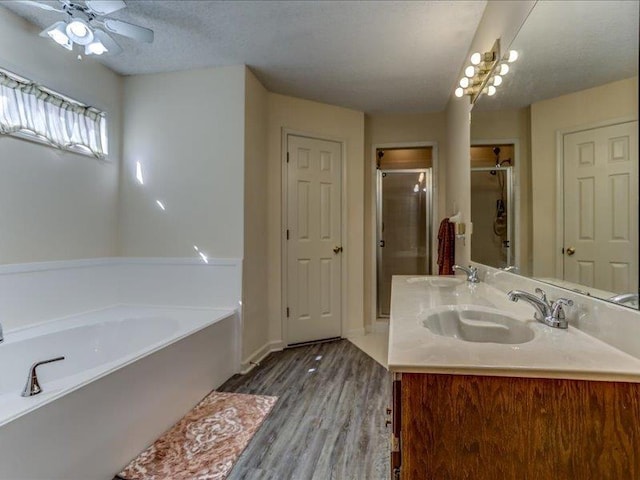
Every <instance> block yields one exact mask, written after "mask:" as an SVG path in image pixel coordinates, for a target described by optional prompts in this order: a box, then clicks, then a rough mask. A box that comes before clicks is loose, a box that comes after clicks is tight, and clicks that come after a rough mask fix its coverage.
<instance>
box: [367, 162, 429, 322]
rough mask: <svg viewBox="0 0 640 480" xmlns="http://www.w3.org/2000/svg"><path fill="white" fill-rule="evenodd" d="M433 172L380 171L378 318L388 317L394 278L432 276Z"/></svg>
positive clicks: (425, 170) (427, 170)
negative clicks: (396, 276)
mask: <svg viewBox="0 0 640 480" xmlns="http://www.w3.org/2000/svg"><path fill="white" fill-rule="evenodd" d="M431 190H432V180H431V169H423V170H379V171H378V208H377V210H378V212H377V213H378V261H377V264H378V272H377V276H378V281H377V285H378V288H377V291H378V295H377V296H378V301H377V303H378V317H388V316H389V313H390V307H391V277H392V276H393V275H429V274H430V273H431V252H430V245H431V242H430V241H429V239H430V237H431V229H430V225H431V200H432V193H431Z"/></svg>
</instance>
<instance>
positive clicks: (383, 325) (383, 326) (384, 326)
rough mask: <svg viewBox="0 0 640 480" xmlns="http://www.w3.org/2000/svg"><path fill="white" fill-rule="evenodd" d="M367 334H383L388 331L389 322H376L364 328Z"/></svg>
mask: <svg viewBox="0 0 640 480" xmlns="http://www.w3.org/2000/svg"><path fill="white" fill-rule="evenodd" d="M365 330H366V332H367V333H385V332H388V331H389V322H388V321H384V320H378V321H376V322H374V323H373V324H371V325H367V326H366V328H365Z"/></svg>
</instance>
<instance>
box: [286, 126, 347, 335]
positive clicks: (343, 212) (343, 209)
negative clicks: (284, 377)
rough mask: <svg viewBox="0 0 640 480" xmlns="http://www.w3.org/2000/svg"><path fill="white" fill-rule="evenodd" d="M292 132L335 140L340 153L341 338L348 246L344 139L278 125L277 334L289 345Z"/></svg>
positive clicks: (343, 320) (296, 134)
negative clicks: (279, 157) (278, 290)
mask: <svg viewBox="0 0 640 480" xmlns="http://www.w3.org/2000/svg"><path fill="white" fill-rule="evenodd" d="M289 135H293V136H296V137H305V138H312V139H315V140H324V141H329V142H335V143H338V144H340V155H341V156H342V168H341V171H340V175H341V186H340V217H341V218H340V230H341V231H340V244H341V245H342V247H343V250H342V252H341V255H342V258H341V265H340V292H341V295H340V336H341V337H343V338H344V337H345V335H346V333H347V304H348V301H349V299H348V296H347V295H346V292H345V286H346V285H347V271H348V270H347V265H348V259H349V248H347V239H348V238H349V236H348V235H347V213H348V208H347V207H348V197H347V141H346V139H344V138H340V137H334V136H331V135H324V134H319V133H312V132H308V131H303V130H296V129H292V128H286V127H283V128H282V132H281V137H280V141H281V144H280V153H281V159H280V162H281V163H280V165H281V182H282V189H281V204H280V218H281V229H280V230H281V231H280V257H281V262H280V269H281V270H280V272H281V275H280V283H281V308H280V318H281V335H282V339H283V343H284V346H285V347H286V346H287V345H289V318H288V317H287V307H288V305H287V303H288V294H289V289H288V286H289V283H288V277H287V261H288V251H287V248H288V245H287V226H288V223H287V208H288V203H287V200H288V198H289V197H288V193H289V192H288V189H289V187H288V177H287V174H288V168H287V151H288V137H289Z"/></svg>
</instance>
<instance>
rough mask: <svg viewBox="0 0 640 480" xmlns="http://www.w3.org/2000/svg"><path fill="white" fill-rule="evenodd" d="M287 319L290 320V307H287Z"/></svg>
mask: <svg viewBox="0 0 640 480" xmlns="http://www.w3.org/2000/svg"><path fill="white" fill-rule="evenodd" d="M287 318H289V307H287Z"/></svg>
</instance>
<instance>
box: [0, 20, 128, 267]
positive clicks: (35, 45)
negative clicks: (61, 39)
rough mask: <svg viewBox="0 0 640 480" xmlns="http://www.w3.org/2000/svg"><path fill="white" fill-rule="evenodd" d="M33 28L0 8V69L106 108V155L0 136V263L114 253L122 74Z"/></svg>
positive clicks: (100, 255) (115, 247) (88, 256)
mask: <svg viewBox="0 0 640 480" xmlns="http://www.w3.org/2000/svg"><path fill="white" fill-rule="evenodd" d="M38 32H39V30H38V29H37V28H36V27H34V26H33V25H31V24H29V23H27V22H26V21H25V20H23V19H22V18H20V17H18V16H16V15H14V14H13V13H11V12H9V11H8V10H6V9H4V8H0V45H1V47H0V67H2V68H5V69H7V70H9V71H12V72H14V73H16V74H18V75H21V76H24V77H27V78H29V79H30V80H33V81H35V82H37V83H40V84H41V85H44V86H46V87H49V88H51V89H53V90H56V91H58V92H60V93H62V94H64V95H67V96H69V97H71V98H74V99H76V100H79V101H81V102H84V103H86V104H89V105H92V106H95V107H97V108H100V109H101V110H103V111H105V112H106V114H107V122H108V129H109V130H108V132H109V156H108V158H107V159H106V160H105V161H99V160H96V159H95V158H93V157H87V156H84V155H78V154H75V153H69V152H62V151H60V150H56V149H54V148H51V147H48V146H45V145H42V144H37V143H32V142H29V141H26V140H21V139H17V138H14V137H10V136H6V135H2V136H0V158H1V159H2V162H0V225H2V227H1V228H2V234H1V235H0V263H23V262H37V261H47V260H68V259H74V258H92V257H107V256H112V255H115V254H116V251H117V231H118V230H117V211H118V170H119V164H120V155H121V142H120V131H121V115H122V112H121V105H122V83H123V82H122V79H121V77H119V76H118V75H116V74H115V73H113V72H112V71H110V70H108V69H107V68H105V67H103V66H102V65H100V64H98V63H96V62H94V61H92V60H91V59H85V60H83V61H82V62H78V61H77V60H76V58H75V56H74V55H72V54H70V53H69V52H68V51H67V50H65V49H63V48H61V47H59V46H57V45H55V44H54V43H53V42H51V41H49V40H47V39H44V38H41V37H39V36H38Z"/></svg>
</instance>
